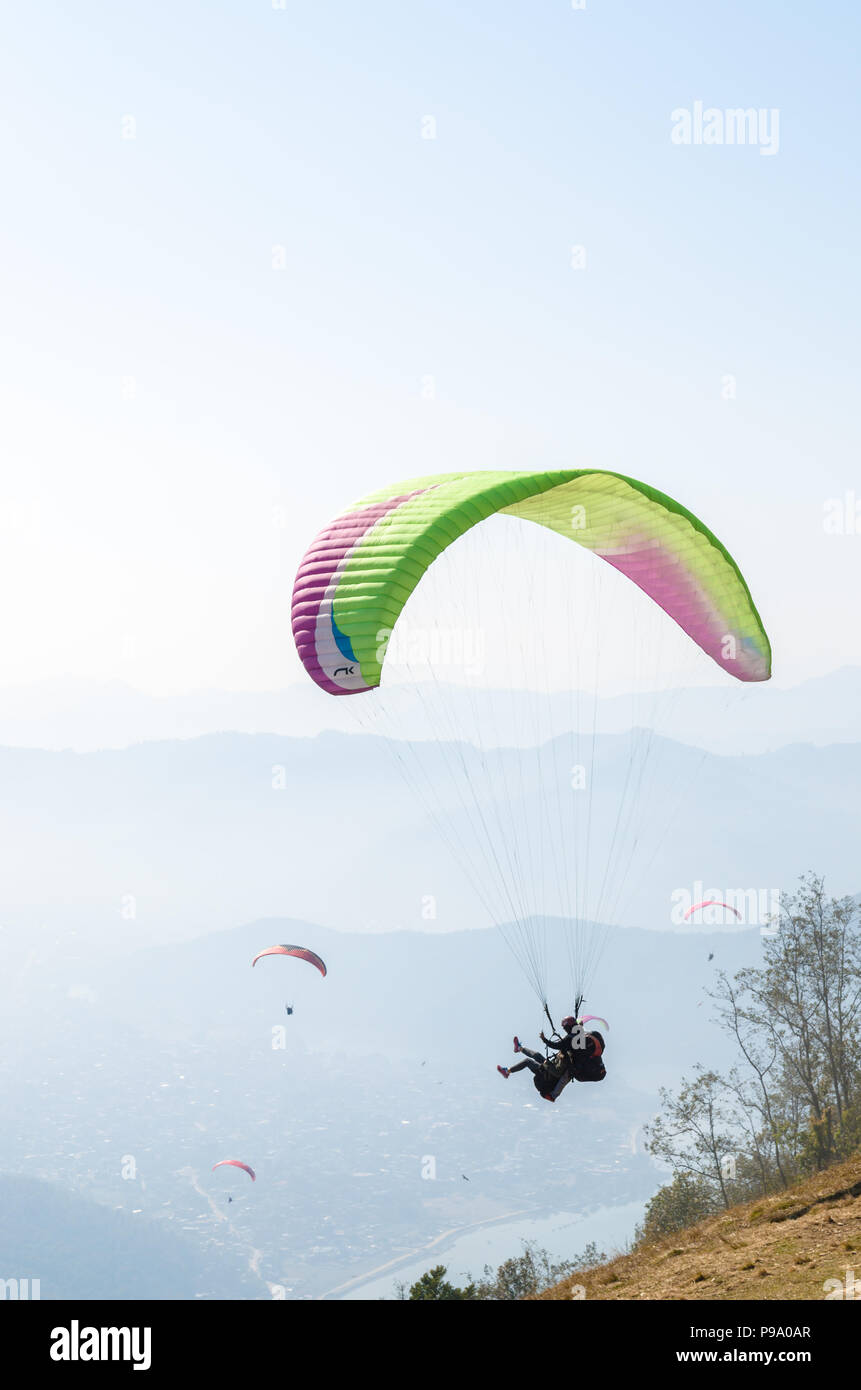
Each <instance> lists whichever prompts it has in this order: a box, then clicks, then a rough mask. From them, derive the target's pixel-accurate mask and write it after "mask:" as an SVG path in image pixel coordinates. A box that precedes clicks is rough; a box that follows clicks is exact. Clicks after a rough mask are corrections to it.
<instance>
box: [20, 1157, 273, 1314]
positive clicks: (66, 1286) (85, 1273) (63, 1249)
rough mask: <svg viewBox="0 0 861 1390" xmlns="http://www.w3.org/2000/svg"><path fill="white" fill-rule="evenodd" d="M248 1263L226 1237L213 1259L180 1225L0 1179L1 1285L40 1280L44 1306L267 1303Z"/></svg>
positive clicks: (44, 1186) (53, 1188)
mask: <svg viewBox="0 0 861 1390" xmlns="http://www.w3.org/2000/svg"><path fill="white" fill-rule="evenodd" d="M204 1205H205V1204H204V1203H201V1206H204ZM243 1263H245V1262H244V1261H243V1260H242V1259H241V1255H240V1253H238V1252H237V1251H236V1250H231V1249H230V1237H229V1233H228V1235H222V1236H221V1248H220V1254H219V1258H218V1259H214V1258H212V1257H208V1256H207V1255H206V1254H205V1253H204V1252H203V1251H202V1250H201V1248H200V1244H199V1242H196V1241H194V1240H192V1239H190V1238H189V1237H188V1236H187V1235H186V1234H185V1233H184V1232H183V1231H181V1230H179V1229H178V1223H177V1222H173V1223H171V1222H168V1221H155V1220H153V1219H152V1218H151V1217H149V1216H144V1215H140V1216H134V1215H129V1214H128V1213H127V1212H124V1211H111V1210H109V1209H108V1208H106V1207H105V1206H103V1205H101V1204H100V1203H99V1202H94V1201H91V1200H88V1199H87V1198H86V1197H83V1196H80V1195H79V1194H77V1193H72V1192H68V1191H64V1190H63V1189H61V1188H60V1187H59V1186H57V1185H55V1184H53V1183H47V1182H37V1181H34V1180H31V1179H28V1178H23V1177H0V1279H5V1280H6V1281H7V1283H8V1281H9V1280H17V1281H18V1282H19V1285H20V1281H21V1280H24V1279H26V1280H29V1281H32V1280H34V1279H38V1280H39V1297H40V1298H41V1299H42V1300H45V1299H75V1300H76V1301H77V1300H79V1299H82V1298H83V1299H105V1300H112V1299H116V1298H122V1299H194V1298H213V1299H223V1298H260V1297H261V1296H265V1292H266V1290H265V1287H264V1285H263V1283H262V1281H261V1280H259V1279H254V1278H252V1277H250V1276H249V1275H248V1274H247V1272H246V1271H245V1270H244V1269H243V1268H242V1265H243ZM29 1287H30V1286H29V1285H28V1289H29ZM29 1296H32V1294H30V1295H29ZM7 1297H8V1295H7Z"/></svg>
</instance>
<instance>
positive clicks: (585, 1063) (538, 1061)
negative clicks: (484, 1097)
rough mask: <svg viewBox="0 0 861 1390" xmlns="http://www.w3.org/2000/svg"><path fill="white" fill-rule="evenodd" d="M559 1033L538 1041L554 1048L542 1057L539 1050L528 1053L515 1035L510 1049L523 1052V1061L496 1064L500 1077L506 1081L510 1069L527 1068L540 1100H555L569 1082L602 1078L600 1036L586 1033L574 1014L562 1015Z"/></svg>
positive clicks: (603, 1069) (602, 1040) (601, 1045)
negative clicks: (560, 1034) (551, 1054)
mask: <svg viewBox="0 0 861 1390" xmlns="http://www.w3.org/2000/svg"><path fill="white" fill-rule="evenodd" d="M562 1029H563V1034H564V1035H563V1036H562V1037H560V1036H559V1035H558V1034H556V1033H554V1034H553V1035H552V1036H551V1037H549V1038H545V1036H544V1034H543V1033H541V1034H540V1037H541V1041H542V1042H543V1043H544V1045H545V1047H550V1048H555V1049H556V1051H555V1053H554V1055H553V1056H552V1057H542V1056H541V1053H540V1052H532V1051H531V1050H530V1049H529V1048H528V1047H524V1046H523V1044H522V1043H521V1041H520V1039H519V1038H515V1039H514V1051H515V1052H522V1053H523V1054H524V1059H525V1060H524V1061H522V1062H517V1063H516V1064H515V1065H514V1066H513V1067H497V1068H496V1070H497V1071H498V1072H499V1074H500V1076H504V1077H505V1079H506V1080H508V1078H509V1076H511V1074H512V1073H513V1072H516V1071H523V1070H524V1069H525V1068H527V1067H528V1068H529V1070H530V1071H531V1072H532V1080H533V1084H534V1085H535V1089H536V1090H537V1091H538V1092H539V1094H540V1095H541V1097H542V1099H544V1100H549V1101H554V1102H555V1101H556V1100H557V1099H558V1097H559V1096H560V1095H561V1094H562V1092H563V1091H564V1089H565V1087H566V1086H567V1085H568V1082H569V1081H603V1080H604V1077H605V1076H606V1075H607V1072H606V1070H605V1068H604V1063H603V1061H602V1057H603V1053H604V1039H603V1038H602V1036H601V1034H600V1033H597V1032H593V1033H587V1032H586V1031H585V1029H584V1027H583V1025H582V1024H581V1023H580V1022H579V1021H578V1020H577V1019H576V1018H574V1017H568V1018H563V1020H562Z"/></svg>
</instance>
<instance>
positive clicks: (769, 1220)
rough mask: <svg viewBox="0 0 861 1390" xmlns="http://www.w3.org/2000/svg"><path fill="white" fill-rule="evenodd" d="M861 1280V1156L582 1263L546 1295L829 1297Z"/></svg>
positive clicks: (639, 1297)
mask: <svg viewBox="0 0 861 1390" xmlns="http://www.w3.org/2000/svg"><path fill="white" fill-rule="evenodd" d="M847 1270H854V1271H855V1274H856V1277H857V1278H859V1279H861V1157H859V1158H853V1159H849V1160H848V1162H846V1163H842V1164H839V1165H838V1166H837V1167H835V1168H829V1169H828V1171H827V1172H826V1173H817V1174H816V1176H815V1177H812V1178H808V1179H806V1180H805V1181H804V1182H801V1183H799V1184H798V1185H797V1186H795V1187H792V1188H790V1189H789V1190H788V1191H786V1192H780V1193H777V1194H775V1196H773V1197H760V1198H757V1200H756V1201H753V1202H748V1203H747V1204H746V1205H745V1206H739V1207H732V1208H730V1210H729V1211H726V1212H723V1213H721V1215H719V1216H711V1217H709V1218H708V1219H707V1220H705V1221H700V1222H699V1223H698V1224H697V1225H696V1226H691V1227H690V1228H689V1229H688V1230H686V1231H678V1232H676V1233H675V1234H674V1235H672V1236H667V1237H666V1239H663V1240H658V1241H654V1242H652V1243H650V1244H649V1245H645V1246H643V1247H641V1248H640V1249H638V1250H636V1251H634V1253H633V1254H630V1255H620V1256H619V1257H618V1258H617V1259H615V1260H611V1261H610V1263H609V1264H606V1265H602V1266H600V1268H598V1269H590V1270H584V1271H583V1272H582V1273H580V1274H574V1275H572V1276H571V1278H570V1279H566V1280H565V1281H564V1282H563V1283H561V1284H557V1285H556V1287H555V1288H552V1289H548V1291H547V1292H546V1293H543V1294H540V1295H539V1297H540V1298H542V1299H570V1298H571V1297H572V1285H578V1284H579V1285H583V1287H584V1288H585V1290H586V1297H587V1299H676V1300H685V1299H728V1300H733V1299H740V1298H756V1299H763V1300H766V1301H768V1300H776V1299H781V1300H782V1299H819V1300H821V1299H823V1298H824V1297H825V1291H824V1289H823V1283H824V1281H825V1280H826V1279H841V1280H842V1279H844V1278H845V1276H846V1271H847Z"/></svg>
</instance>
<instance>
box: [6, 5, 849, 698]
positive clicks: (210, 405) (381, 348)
mask: <svg viewBox="0 0 861 1390" xmlns="http://www.w3.org/2000/svg"><path fill="white" fill-rule="evenodd" d="M4 30H5V32H4V44H3V47H2V51H0V91H2V99H0V108H1V109H2V121H0V154H2V170H3V215H2V217H0V300H2V305H3V311H2V320H0V404H2V420H3V458H4V463H3V470H2V484H1V485H0V541H2V545H0V576H2V580H3V586H4V591H5V593H6V594H7V599H8V597H9V596H10V595H12V596H14V598H13V600H12V602H11V603H9V602H7V604H6V605H4V611H3V617H2V626H0V639H2V643H3V649H4V656H5V660H4V665H3V673H2V681H3V682H4V683H7V684H12V683H18V682H21V681H29V680H34V679H39V678H42V677H46V676H57V675H61V674H74V675H77V676H85V677H92V678H97V679H103V678H108V677H112V676H118V677H121V678H123V679H126V680H129V681H131V682H133V683H134V684H137V685H139V686H142V687H144V688H146V689H149V690H154V691H162V690H163V691H169V690H182V689H185V688H190V687H194V686H199V685H209V684H222V685H226V686H230V687H233V688H237V689H242V688H245V689H253V688H258V687H261V686H265V687H269V688H272V687H277V686H279V685H282V684H284V683H285V682H286V681H289V680H294V679H297V678H298V676H299V668H298V665H297V663H296V661H295V658H294V655H293V651H292V643H291V641H290V638H289V599H290V587H291V581H292V573H293V570H294V568H295V564H296V562H297V561H298V558H299V556H300V554H301V551H302V548H303V545H304V544H305V543H306V542H307V541H308V540H309V539H310V538H311V535H312V534H313V532H314V530H315V529H316V528H317V527H318V526H319V525H320V524H322V523H323V522H324V521H325V520H326V519H327V518H328V517H329V515H331V514H332V513H333V512H334V511H336V510H338V508H339V507H340V506H341V505H342V504H343V503H344V502H346V501H348V500H351V499H352V498H353V497H354V496H356V495H359V494H361V493H362V492H364V491H367V490H368V489H370V488H372V487H376V486H378V485H380V484H382V483H384V482H386V481H388V480H395V479H397V478H399V477H403V476H409V475H411V474H415V473H422V472H429V471H435V470H440V471H442V470H449V469H451V468H452V467H459V466H462V465H463V466H474V467H486V468H490V467H523V466H531V465H535V466H537V467H542V466H548V465H549V466H563V465H573V466H578V465H582V464H594V465H595V466H598V467H608V468H619V469H621V470H622V471H624V472H628V473H630V474H632V475H634V476H635V477H643V478H645V479H647V480H648V481H650V482H653V483H655V484H656V485H658V486H659V487H661V488H663V489H664V490H665V491H667V492H669V493H671V494H673V495H675V496H677V497H678V498H679V499H680V500H681V501H683V502H685V503H686V504H687V505H688V506H690V507H691V508H692V509H693V510H694V511H696V512H698V513H699V514H700V515H701V516H702V517H703V518H704V519H705V520H706V521H707V522H708V524H709V525H711V526H712V528H713V529H714V530H715V531H716V532H717V533H718V534H719V535H720V536H721V538H722V539H723V540H724V541H725V542H726V543H727V545H728V546H729V548H730V549H731V550H732V552H733V553H734V554H735V555H736V557H737V559H738V560H739V562H740V563H741V565H742V567H743V569H744V571H745V573H746V574H747V576H748V578H749V580H750V583H751V586H752V588H753V591H754V594H755V597H756V599H757V601H758V603H759V606H760V608H761V610H762V613H763V616H764V618H765V619H766V622H767V624H768V626H769V629H770V631H771V635H772V638H773V642H774V646H775V655H776V677H777V678H778V679H780V680H781V681H795V680H798V679H800V678H803V677H804V676H805V675H808V674H816V673H819V672H821V671H826V670H830V669H832V668H834V667H836V666H840V665H843V664H846V663H859V662H861V623H859V622H858V616H857V600H858V595H859V591H861V585H859V572H861V525H859V534H858V535H843V536H832V535H826V534H825V533H824V530H823V524H822V513H823V504H824V503H825V501H826V500H827V499H828V498H832V497H843V496H844V494H845V493H846V492H847V491H848V490H852V489H854V490H855V491H856V492H857V493H858V495H859V497H861V467H859V462H858V453H859V450H858V426H857V423H856V410H855V408H854V398H855V397H856V396H857V394H858V388H857V385H856V379H857V375H858V366H859V363H858V357H859V348H858V332H857V323H858V318H859V303H858V301H859V280H858V274H857V243H858V229H859V221H860V220H861V219H859V188H858V179H857V164H858V156H857V150H856V143H857V130H858V129H859V126H861V120H859V115H861V112H859V104H860V103H859V98H858V83H857V53H858V51H859V41H861V21H859V11H858V7H857V6H856V5H854V4H848V3H847V4H842V3H840V4H838V3H825V4H821V5H818V6H816V7H813V6H787V5H786V4H785V3H783V4H779V3H764V0H758V2H757V0H745V2H744V3H733V2H732V0H730V3H724V4H721V5H720V6H704V5H703V6H700V5H692V4H691V3H690V0H658V3H654V4H651V5H647V6H646V5H643V4H641V3H636V4H635V3H607V2H602V0H588V4H587V8H586V10H585V11H576V10H574V9H573V8H572V6H571V4H570V0H535V2H534V3H530V4H527V3H515V0H471V2H470V3H463V2H462V0H461V3H455V0H432V2H431V0H399V2H396V0H391V2H390V3H382V2H381V0H367V2H366V3H363V4H361V5H359V4H356V3H355V0H336V2H334V3H331V2H330V0H313V2H312V0H303V2H302V3H300V0H285V3H284V8H283V9H274V10H273V9H272V8H270V6H269V5H268V4H266V3H264V2H263V0H261V3H259V4H250V3H242V4H240V3H236V4H233V5H225V4H211V3H207V4H206V5H204V4H189V3H179V4H177V3H151V4H148V5H147V6H139V7H122V8H118V7H116V6H115V5H109V4H95V3H82V4H80V5H77V6H75V7H74V9H73V10H70V9H69V8H68V7H64V6H61V5H59V4H51V3H47V4H41V5H39V6H38V7H36V8H29V9H28V8H27V7H19V8H18V9H17V10H16V11H15V12H14V14H12V15H11V17H10V18H9V19H8V20H7V22H6V24H5V26H4ZM696 101H702V102H703V103H704V104H705V105H706V106H714V107H717V108H719V109H725V108H729V107H737V106H744V107H756V108H767V109H771V108H777V109H778V111H779V123H780V124H779V136H780V145H779V151H778V153H777V154H775V155H773V156H766V155H763V154H762V153H760V151H759V150H758V149H757V148H751V147H739V146H719V147H715V146H708V147H707V146H691V147H687V148H681V147H679V146H677V145H674V144H673V142H672V141H671V139H670V131H671V112H673V111H674V110H676V109H677V108H679V107H691V106H692V105H693V103H694V102H696ZM127 117H132V118H133V120H134V122H135V129H134V134H135V138H134V139H124V138H123V132H124V127H123V121H124V118H127ZM426 117H432V118H433V119H434V121H435V122H436V138H435V139H433V140H428V139H422V138H421V136H422V121H423V119H424V118H426ZM574 245H582V246H584V247H585V250H586V266H585V268H584V269H582V270H574V269H572V268H571V265H570V258H571V248H572V246H574ZM278 246H280V247H283V248H284V256H285V268H284V269H283V270H276V269H273V267H272V257H273V247H278ZM726 374H732V375H734V377H735V378H736V382H737V398H736V399H735V400H734V401H727V400H724V399H722V396H721V387H722V379H723V378H724V376H725V375H726ZM426 377H432V378H433V381H434V385H435V393H436V398H435V399H434V400H432V401H428V400H424V399H422V394H421V386H422V380H423V378H426ZM129 381H133V383H134V398H133V399H126V398H124V396H125V395H126V394H128V391H129V389H130V388H129Z"/></svg>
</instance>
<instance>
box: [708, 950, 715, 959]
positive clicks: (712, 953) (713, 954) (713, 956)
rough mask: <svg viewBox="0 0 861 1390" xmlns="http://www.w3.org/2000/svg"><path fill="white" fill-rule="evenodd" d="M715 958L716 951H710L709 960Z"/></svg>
mask: <svg viewBox="0 0 861 1390" xmlns="http://www.w3.org/2000/svg"><path fill="white" fill-rule="evenodd" d="M714 958H715V953H714V951H709V960H714Z"/></svg>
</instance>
